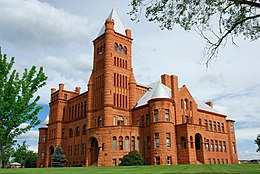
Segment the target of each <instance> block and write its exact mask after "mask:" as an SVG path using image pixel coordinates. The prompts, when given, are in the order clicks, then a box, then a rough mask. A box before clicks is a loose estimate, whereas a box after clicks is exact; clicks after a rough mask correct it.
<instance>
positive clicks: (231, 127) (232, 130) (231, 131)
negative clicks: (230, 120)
mask: <svg viewBox="0 0 260 174" xmlns="http://www.w3.org/2000/svg"><path fill="white" fill-rule="evenodd" d="M230 133H231V134H234V127H233V126H232V125H231V126H230Z"/></svg>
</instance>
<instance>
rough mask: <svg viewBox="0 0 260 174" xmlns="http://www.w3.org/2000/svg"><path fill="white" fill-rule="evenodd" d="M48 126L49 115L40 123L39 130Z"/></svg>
mask: <svg viewBox="0 0 260 174" xmlns="http://www.w3.org/2000/svg"><path fill="white" fill-rule="evenodd" d="M48 124H49V115H47V116H46V118H45V120H44V122H43V123H42V126H41V128H48Z"/></svg>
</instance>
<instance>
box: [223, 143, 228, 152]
mask: <svg viewBox="0 0 260 174" xmlns="http://www.w3.org/2000/svg"><path fill="white" fill-rule="evenodd" d="M223 152H227V148H226V142H225V141H223Z"/></svg>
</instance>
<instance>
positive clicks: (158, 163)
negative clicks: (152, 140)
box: [155, 156, 161, 165]
mask: <svg viewBox="0 0 260 174" xmlns="http://www.w3.org/2000/svg"><path fill="white" fill-rule="evenodd" d="M155 161H156V165H160V164H161V161H160V157H159V156H156V157H155Z"/></svg>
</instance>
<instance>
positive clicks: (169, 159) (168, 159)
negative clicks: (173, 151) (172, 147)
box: [167, 156, 172, 165]
mask: <svg viewBox="0 0 260 174" xmlns="http://www.w3.org/2000/svg"><path fill="white" fill-rule="evenodd" d="M167 164H168V165H172V157H171V156H167Z"/></svg>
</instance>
